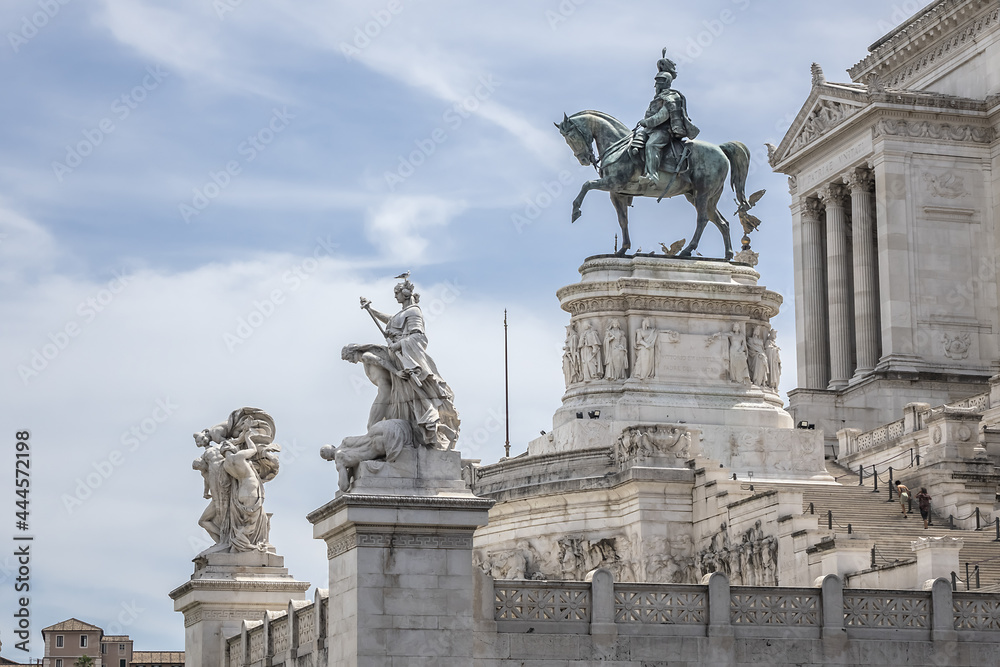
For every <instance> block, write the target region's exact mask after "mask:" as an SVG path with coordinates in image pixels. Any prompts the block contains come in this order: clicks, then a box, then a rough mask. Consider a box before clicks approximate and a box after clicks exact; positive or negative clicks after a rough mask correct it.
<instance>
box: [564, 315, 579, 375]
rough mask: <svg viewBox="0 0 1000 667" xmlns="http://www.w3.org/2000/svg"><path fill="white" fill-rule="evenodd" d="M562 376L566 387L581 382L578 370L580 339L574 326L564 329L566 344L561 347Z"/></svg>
mask: <svg viewBox="0 0 1000 667" xmlns="http://www.w3.org/2000/svg"><path fill="white" fill-rule="evenodd" d="M563 375H565V376H566V385H567V386H569V385H571V384H573V383H574V382H580V381H582V380H583V374H582V373H581V369H580V337H579V336H578V335H577V333H576V325H575V324H570V325H569V326H567V327H566V343H565V344H564V345H563Z"/></svg>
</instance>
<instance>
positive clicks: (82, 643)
mask: <svg viewBox="0 0 1000 667" xmlns="http://www.w3.org/2000/svg"><path fill="white" fill-rule="evenodd" d="M80 648H87V635H80Z"/></svg>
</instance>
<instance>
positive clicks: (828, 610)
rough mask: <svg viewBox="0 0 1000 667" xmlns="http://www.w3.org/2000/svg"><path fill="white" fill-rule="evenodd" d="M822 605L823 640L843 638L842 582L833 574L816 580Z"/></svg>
mask: <svg viewBox="0 0 1000 667" xmlns="http://www.w3.org/2000/svg"><path fill="white" fill-rule="evenodd" d="M814 585H815V586H816V587H818V588H820V600H822V604H823V628H822V630H821V633H822V634H821V636H822V637H823V639H839V638H842V637H844V582H843V581H841V579H840V577H838V576H837V575H835V574H827V575H824V576H822V577H819V578H817V579H816V583H815V584H814Z"/></svg>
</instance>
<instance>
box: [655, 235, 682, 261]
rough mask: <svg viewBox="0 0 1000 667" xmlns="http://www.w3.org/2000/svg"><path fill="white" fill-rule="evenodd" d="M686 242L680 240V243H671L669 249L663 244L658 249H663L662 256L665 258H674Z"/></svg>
mask: <svg viewBox="0 0 1000 667" xmlns="http://www.w3.org/2000/svg"><path fill="white" fill-rule="evenodd" d="M686 242H687V239H681V240H680V241H674V242H673V243H671V244H670V247H669V248H668V247H667V246H666V244H665V243H661V244H660V247H661V248H663V254H664V255H666V256H667V257H674V256H676V255H677V253H679V252H680V251H681V248H683V247H684V244H685V243H686Z"/></svg>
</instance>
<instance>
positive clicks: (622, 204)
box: [611, 192, 632, 257]
mask: <svg viewBox="0 0 1000 667" xmlns="http://www.w3.org/2000/svg"><path fill="white" fill-rule="evenodd" d="M631 200H632V197H630V196H629V195H623V194H621V193H620V192H612V193H611V203H612V204H614V206H615V213H617V214H618V225H619V226H620V227H621V228H622V247H621V248H619V249H618V252H617V253H616V254H617V255H618V256H619V257H623V256H624V255H625V251H626V250H628V249H629V248H631V247H632V241H631V240H629V237H628V205H629V202H630V201H631Z"/></svg>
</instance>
